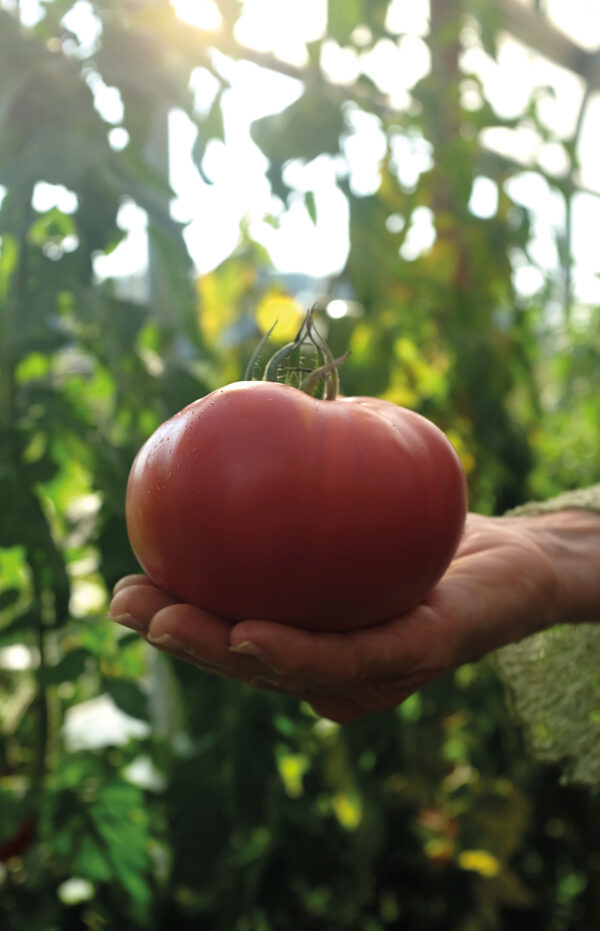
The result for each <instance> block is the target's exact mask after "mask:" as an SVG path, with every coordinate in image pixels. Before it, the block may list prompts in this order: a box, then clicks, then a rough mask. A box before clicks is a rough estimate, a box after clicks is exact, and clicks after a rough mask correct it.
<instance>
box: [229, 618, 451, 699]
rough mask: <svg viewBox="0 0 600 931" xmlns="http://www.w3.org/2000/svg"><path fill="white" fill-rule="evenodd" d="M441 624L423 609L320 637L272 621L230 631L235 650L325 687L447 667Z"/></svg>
mask: <svg viewBox="0 0 600 931" xmlns="http://www.w3.org/2000/svg"><path fill="white" fill-rule="evenodd" d="M442 628H443V622H442V620H441V618H440V617H439V616H438V615H437V614H436V612H435V611H433V610H432V609H431V607H428V606H426V605H421V606H419V607H418V608H416V609H415V610H414V611H411V612H409V613H408V614H405V615H403V616H402V617H399V618H394V619H393V620H390V621H385V622H383V623H381V624H377V625H374V626H373V627H367V628H362V629H361V630H354V631H346V632H343V633H321V632H317V633H315V632H313V631H306V630H300V629H297V628H293V627H286V626H285V625H282V624H274V623H271V622H268V621H242V622H240V623H239V624H236V626H235V627H233V628H232V631H231V637H230V643H231V647H232V650H234V651H235V652H237V653H242V654H243V655H245V656H254V657H255V658H257V659H259V660H261V661H262V662H264V663H265V664H266V665H268V666H269V667H270V668H271V669H273V670H274V671H275V672H276V673H279V674H280V675H285V676H288V677H290V678H297V679H299V680H305V681H306V682H307V683H310V682H311V681H312V682H315V683H319V684H321V685H324V686H330V687H333V686H346V685H352V684H358V683H361V682H364V681H365V680H368V679H374V680H380V679H400V678H402V677H403V676H405V675H410V674H411V673H412V672H413V671H414V670H417V669H419V668H420V667H422V666H423V665H428V666H429V665H434V666H437V665H444V663H443V662H442V660H441V659H440V658H439V654H441V653H442V652H443V644H444V637H443V629H442Z"/></svg>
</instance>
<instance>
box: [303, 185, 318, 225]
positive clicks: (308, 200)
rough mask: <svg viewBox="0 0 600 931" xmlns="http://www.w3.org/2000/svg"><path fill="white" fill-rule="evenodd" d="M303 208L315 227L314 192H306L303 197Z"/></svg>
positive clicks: (315, 205) (315, 207)
mask: <svg viewBox="0 0 600 931" xmlns="http://www.w3.org/2000/svg"><path fill="white" fill-rule="evenodd" d="M304 206H305V207H306V209H307V210H308V214H309V216H310V218H311V220H312V221H313V223H314V224H315V225H316V223H317V204H316V201H315V195H314V191H306V193H305V195H304Z"/></svg>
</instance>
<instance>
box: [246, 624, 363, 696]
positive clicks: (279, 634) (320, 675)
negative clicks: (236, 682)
mask: <svg viewBox="0 0 600 931" xmlns="http://www.w3.org/2000/svg"><path fill="white" fill-rule="evenodd" d="M229 643H230V648H231V651H232V652H233V653H236V654H241V655H242V656H251V657H254V658H255V659H257V660H259V661H260V662H261V663H264V664H265V665H267V666H268V667H269V668H270V669H272V670H273V671H274V672H275V673H276V674H277V675H279V676H280V677H282V678H284V677H286V678H288V679H290V680H297V681H299V682H303V683H305V684H310V683H311V682H314V683H315V684H316V683H328V684H331V685H333V684H346V683H348V682H351V681H353V680H354V679H356V678H357V677H358V676H359V674H360V672H361V668H362V667H361V663H360V658H359V657H358V655H357V653H356V649H355V645H354V642H353V640H352V639H351V635H350V634H339V633H314V632H313V631H307V630H300V629H298V628H295V627H288V626H286V625H284V624H276V623H273V622H271V621H241V622H240V623H239V624H236V625H235V626H234V627H233V628H232V629H231V631H230V637H229Z"/></svg>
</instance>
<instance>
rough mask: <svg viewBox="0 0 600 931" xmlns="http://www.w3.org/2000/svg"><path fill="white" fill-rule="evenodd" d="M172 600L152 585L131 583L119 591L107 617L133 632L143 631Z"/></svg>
mask: <svg viewBox="0 0 600 931" xmlns="http://www.w3.org/2000/svg"><path fill="white" fill-rule="evenodd" d="M173 603H174V598H172V597H171V595H168V594H167V593H166V592H163V591H161V589H160V588H156V587H155V586H154V585H145V584H139V585H136V584H134V583H132V584H131V585H127V586H125V588H122V589H120V590H119V591H118V592H117V594H116V595H115V596H114V597H113V599H112V601H111V603H110V607H109V617H110V618H114V619H115V620H116V619H118V623H121V624H123V625H124V626H125V627H131V628H132V629H133V630H138V631H145V630H147V628H148V625H149V624H150V621H151V619H152V618H153V617H154V615H155V614H156V613H157V611H160V610H161V608H165V607H167V605H170V604H173Z"/></svg>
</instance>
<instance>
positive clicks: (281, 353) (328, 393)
mask: <svg viewBox="0 0 600 931" xmlns="http://www.w3.org/2000/svg"><path fill="white" fill-rule="evenodd" d="M315 311H316V305H313V306H312V307H311V308H310V310H308V311H307V313H306V316H305V318H304V320H303V321H302V325H301V326H300V329H299V330H298V332H297V333H296V336H295V337H294V339H293V340H292V341H291V342H290V343H286V345H285V346H282V347H281V349H278V350H277V352H275V353H274V354H273V355H272V356H271V358H270V359H269V360H268V362H267V364H266V367H265V371H264V375H263V377H262V380H263V381H275V382H276V381H283V383H284V384H291V383H292V380H293V379H295V381H296V383H297V381H298V378H299V376H300V375H305V377H304V378H303V379H302V380H301V382H300V384H299V385H298V387H299V388H300V390H301V391H305V392H306V393H307V394H310V395H312V394H313V393H314V391H315V389H316V387H317V385H318V383H319V382H320V381H323V385H324V387H323V398H324V400H326V401H334V400H335V399H336V398H337V396H338V395H339V391H340V376H339V371H338V370H339V367H340V366H341V365H342V364H343V363H344V362H345V360H346V359H347V358H348V356H349V355H350V352H349V351H348V352H345V353H344V354H343V355H341V356H339V357H338V358H337V359H336V358H334V356H333V353H332V351H331V349H330V348H329V346H328V345H327V342H326V341H325V339H324V338H323V336H322V335H321V334H320V333H319V330H318V329H317V327H316V326H315V323H314V315H315ZM276 323H277V321H275V323H274V324H273V326H272V327H271V328H270V329H269V330H268V332H267V333H266V334H265V335H264V336H263V337H262V339H261V341H260V343H259V344H258V346H257V347H256V349H255V350H254V352H253V353H252V357H251V359H250V361H249V363H248V366H247V368H246V374H245V377H246V379H247V380H251V379H252V378H253V377H254V370H255V368H256V365H257V361H258V357H259V355H260V353H261V351H262V349H263V348H264V346H265V345H266V343H267V341H268V339H269V337H270V336H271V333H272V332H273V330H274V329H275V326H276ZM306 343H310V344H311V345H312V347H313V349H314V351H315V354H316V359H317V367H316V368H313V369H307V368H305V367H302V366H301V365H300V363H298V365H296V366H293V365H292V364H291V356H292V355H293V353H294V352H296V351H298V352H300V351H301V349H302V346H303V345H305V344H306ZM319 363H320V364H319Z"/></svg>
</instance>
